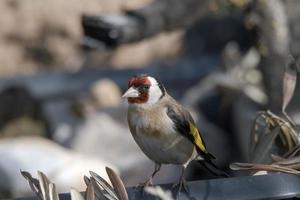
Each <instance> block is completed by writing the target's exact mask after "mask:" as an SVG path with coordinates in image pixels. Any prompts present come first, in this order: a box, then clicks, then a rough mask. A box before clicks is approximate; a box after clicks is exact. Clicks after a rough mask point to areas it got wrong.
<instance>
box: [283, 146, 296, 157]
mask: <svg viewBox="0 0 300 200" xmlns="http://www.w3.org/2000/svg"><path fill="white" fill-rule="evenodd" d="M299 152H300V146H296V147H294V148H293V149H291V150H290V151H288V152H287V153H285V154H284V155H283V157H284V158H292V157H295V156H296V155H297V154H298V153H299Z"/></svg>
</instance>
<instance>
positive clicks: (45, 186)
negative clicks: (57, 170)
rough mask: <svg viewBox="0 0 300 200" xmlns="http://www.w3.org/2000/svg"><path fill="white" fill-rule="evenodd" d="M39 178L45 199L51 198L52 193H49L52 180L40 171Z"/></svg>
mask: <svg viewBox="0 0 300 200" xmlns="http://www.w3.org/2000/svg"><path fill="white" fill-rule="evenodd" d="M38 180H39V183H40V189H41V192H42V195H43V200H50V195H49V184H50V181H49V179H48V178H47V176H46V175H45V174H44V173H43V172H41V171H38Z"/></svg>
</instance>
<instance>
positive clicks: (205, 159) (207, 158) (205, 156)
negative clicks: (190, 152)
mask: <svg viewBox="0 0 300 200" xmlns="http://www.w3.org/2000/svg"><path fill="white" fill-rule="evenodd" d="M198 153H199V155H200V156H201V157H202V159H199V160H197V161H198V162H199V163H200V164H201V165H202V166H203V167H204V168H205V169H207V170H208V171H209V172H210V173H212V174H213V175H215V176H220V177H229V175H228V174H227V173H226V172H225V171H224V170H222V169H220V168H219V167H218V166H217V165H216V164H215V163H214V162H213V161H212V160H213V159H216V158H215V157H214V156H213V155H212V154H210V153H208V152H206V153H204V152H199V151H198ZM208 165H209V166H208ZM212 168H213V169H212Z"/></svg>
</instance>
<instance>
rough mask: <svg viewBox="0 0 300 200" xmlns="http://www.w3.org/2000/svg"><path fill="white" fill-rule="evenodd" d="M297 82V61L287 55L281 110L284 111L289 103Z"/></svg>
mask: <svg viewBox="0 0 300 200" xmlns="http://www.w3.org/2000/svg"><path fill="white" fill-rule="evenodd" d="M296 82H297V63H296V61H295V59H294V58H293V57H292V56H289V58H288V62H287V65H286V68H285V73H284V76H283V101H282V112H283V113H285V110H286V107H287V106H288V104H289V103H290V101H291V99H292V97H293V95H294V91H295V87H296Z"/></svg>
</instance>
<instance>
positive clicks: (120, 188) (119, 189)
mask: <svg viewBox="0 0 300 200" xmlns="http://www.w3.org/2000/svg"><path fill="white" fill-rule="evenodd" d="M105 170H106V173H107V175H108V177H109V179H110V182H111V184H112V185H113V187H114V189H115V192H116V195H117V197H118V198H119V199H120V200H128V195H127V192H126V189H125V186H124V184H123V182H122V180H121V178H120V177H119V176H118V175H117V174H116V173H115V172H114V171H113V170H112V169H111V168H109V167H106V168H105Z"/></svg>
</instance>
